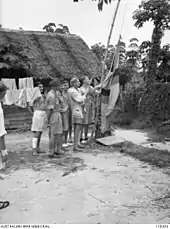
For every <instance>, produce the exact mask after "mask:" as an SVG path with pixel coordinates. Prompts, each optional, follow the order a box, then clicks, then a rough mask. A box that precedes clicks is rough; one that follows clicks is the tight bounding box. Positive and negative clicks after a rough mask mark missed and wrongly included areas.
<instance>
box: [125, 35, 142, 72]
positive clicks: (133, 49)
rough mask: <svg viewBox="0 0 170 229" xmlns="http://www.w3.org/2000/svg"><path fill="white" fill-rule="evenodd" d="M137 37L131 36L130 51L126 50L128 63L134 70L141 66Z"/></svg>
mask: <svg viewBox="0 0 170 229" xmlns="http://www.w3.org/2000/svg"><path fill="white" fill-rule="evenodd" d="M138 42H139V41H138V39H137V38H131V39H130V41H129V43H130V44H129V46H128V51H127V52H126V65H127V66H129V67H130V69H131V71H132V72H134V71H135V70H137V69H138V68H139V64H140V53H139V45H138Z"/></svg>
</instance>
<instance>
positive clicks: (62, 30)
mask: <svg viewBox="0 0 170 229" xmlns="http://www.w3.org/2000/svg"><path fill="white" fill-rule="evenodd" d="M58 26H59V27H57V28H56V24H55V23H48V24H47V25H45V26H44V27H43V30H45V31H46V32H49V33H54V32H55V33H62V34H70V31H69V28H68V26H66V25H63V24H59V25H58Z"/></svg>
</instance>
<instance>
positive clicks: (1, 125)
mask: <svg viewBox="0 0 170 229" xmlns="http://www.w3.org/2000/svg"><path fill="white" fill-rule="evenodd" d="M5 134H6V130H5V121H4V112H3V109H2V106H1V102H0V137H2V136H3V135H5Z"/></svg>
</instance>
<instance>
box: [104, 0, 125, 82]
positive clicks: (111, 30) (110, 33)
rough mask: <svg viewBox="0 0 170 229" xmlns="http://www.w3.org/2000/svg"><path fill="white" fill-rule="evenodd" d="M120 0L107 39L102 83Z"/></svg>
mask: <svg viewBox="0 0 170 229" xmlns="http://www.w3.org/2000/svg"><path fill="white" fill-rule="evenodd" d="M120 1H121V0H118V2H117V6H116V10H115V13H114V16H113V21H112V24H111V28H110V32H109V37H108V40H107V46H106V51H105V57H104V61H103V66H102V75H101V81H100V82H101V83H102V82H103V79H104V69H105V63H106V59H107V55H108V48H109V44H110V40H111V36H112V33H113V27H114V24H115V21H116V16H117V13H118V9H119V5H120Z"/></svg>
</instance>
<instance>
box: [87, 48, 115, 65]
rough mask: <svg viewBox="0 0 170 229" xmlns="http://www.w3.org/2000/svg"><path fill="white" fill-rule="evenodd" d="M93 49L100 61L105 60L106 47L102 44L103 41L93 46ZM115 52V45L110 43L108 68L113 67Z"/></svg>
mask: <svg viewBox="0 0 170 229" xmlns="http://www.w3.org/2000/svg"><path fill="white" fill-rule="evenodd" d="M91 51H92V52H93V53H95V54H96V56H97V58H98V59H99V61H101V62H102V61H103V60H104V56H105V52H106V47H105V46H104V45H102V44H101V43H98V44H95V45H93V46H91ZM114 53H115V47H114V46H113V45H109V47H108V55H107V59H106V67H107V69H110V68H111V65H112V62H113V58H114Z"/></svg>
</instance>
